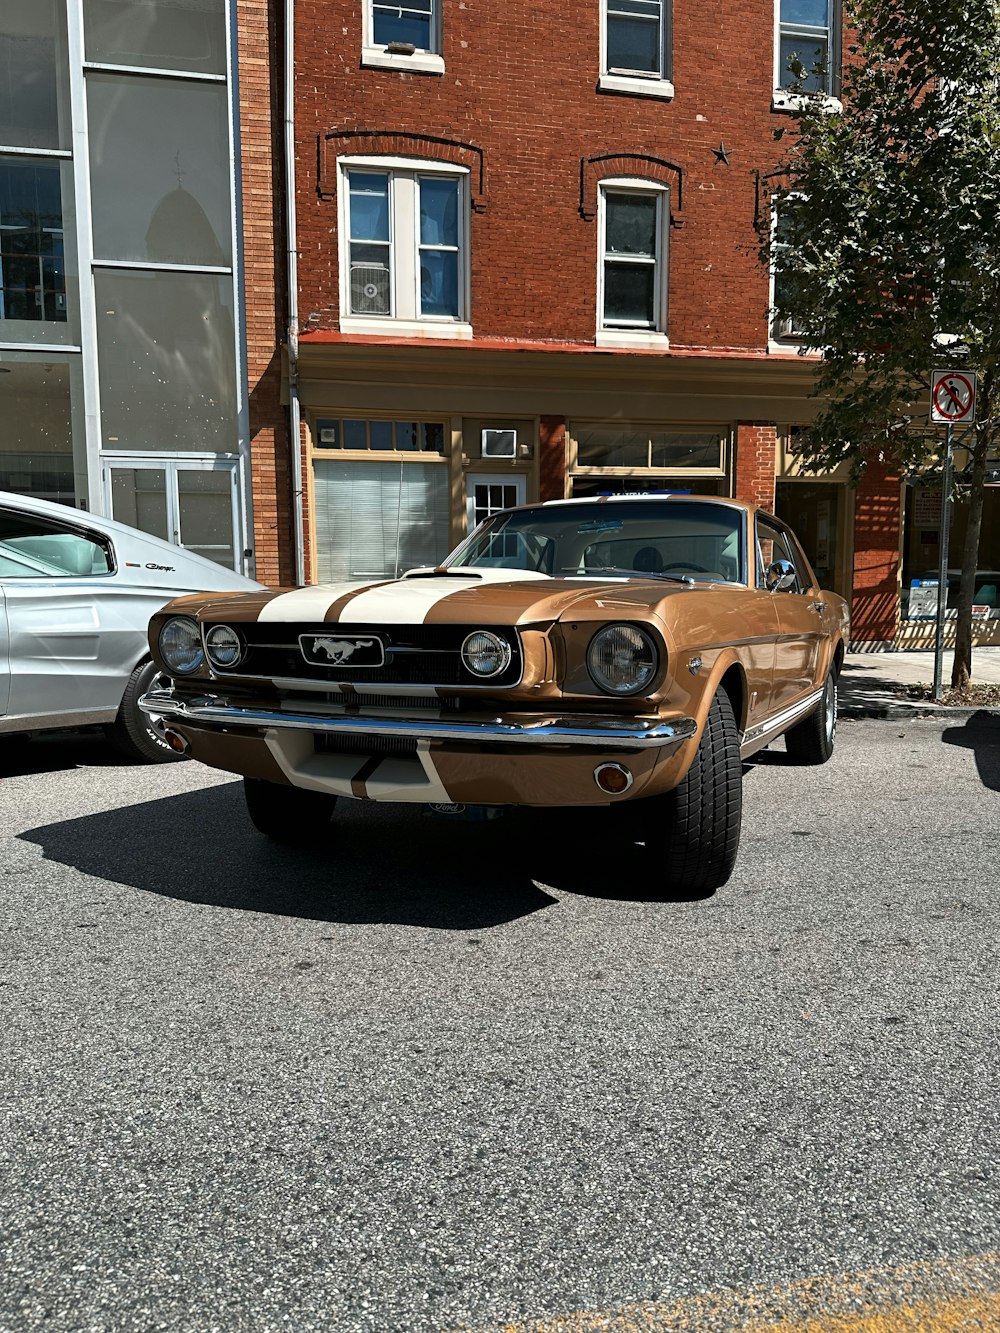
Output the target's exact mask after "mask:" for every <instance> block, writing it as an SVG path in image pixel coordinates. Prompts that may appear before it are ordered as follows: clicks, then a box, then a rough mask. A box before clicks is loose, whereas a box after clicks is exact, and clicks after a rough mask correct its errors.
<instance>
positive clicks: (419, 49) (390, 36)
mask: <svg viewBox="0 0 1000 1333" xmlns="http://www.w3.org/2000/svg"><path fill="white" fill-rule="evenodd" d="M364 28H365V31H364V50H363V51H362V61H361V63H362V64H364V65H371V66H375V67H376V68H382V69H406V70H410V71H411V72H415V73H418V74H443V73H444V60H443V58H442V55H441V0H395V3H393V0H365V17H364Z"/></svg>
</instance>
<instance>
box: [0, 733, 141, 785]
mask: <svg viewBox="0 0 1000 1333" xmlns="http://www.w3.org/2000/svg"><path fill="white" fill-rule="evenodd" d="M129 764H130V761H129V760H128V759H125V758H123V757H122V755H120V754H119V753H118V752H117V750H115V749H114V748H113V746H112V745H111V744H110V742H109V741H108V740H107V739H106V738H105V736H104V734H103V732H100V731H80V732H68V731H54V732H50V733H48V734H46V735H44V736H36V737H34V738H33V739H31V740H29V739H28V738H27V737H26V736H20V735H9V736H5V735H0V778H14V777H25V776H27V775H28V774H29V773H60V772H63V771H64V770H65V769H68V768H123V767H125V766H126V765H129Z"/></svg>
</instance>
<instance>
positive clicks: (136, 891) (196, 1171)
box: [0, 717, 1000, 1333]
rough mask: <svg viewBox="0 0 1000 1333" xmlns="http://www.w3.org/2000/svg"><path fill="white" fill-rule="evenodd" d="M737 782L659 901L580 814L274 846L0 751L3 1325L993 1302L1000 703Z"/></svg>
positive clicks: (89, 774)
mask: <svg viewBox="0 0 1000 1333" xmlns="http://www.w3.org/2000/svg"><path fill="white" fill-rule="evenodd" d="M745 796H746V805H745V823H744V836H743V843H742V847H741V851H740V857H739V860H738V863H737V868H736V873H735V875H734V877H733V879H732V880H731V882H730V884H729V885H728V886H727V887H726V888H725V889H723V890H721V891H720V892H719V893H717V894H716V895H714V896H713V897H711V898H709V899H706V900H704V901H677V900H671V896H670V883H669V876H668V874H667V872H666V871H665V870H657V871H655V872H654V873H651V871H650V868H649V867H648V866H646V865H645V864H644V863H643V861H642V860H641V858H640V856H639V854H638V853H637V852H629V851H628V850H627V849H623V848H622V846H621V845H620V844H619V843H618V842H617V841H616V839H615V837H614V836H613V831H612V829H611V827H610V825H609V824H608V822H607V821H606V820H603V819H601V818H599V817H595V816H593V815H590V816H587V817H583V818H580V817H577V816H562V815H559V816H557V815H549V816H546V815H542V814H537V815H531V816H518V817H513V818H505V819H502V820H498V821H495V822H491V823H483V824H472V823H453V822H450V821H447V820H441V819H433V818H428V817H426V816H424V815H422V814H419V813H417V812H415V811H408V810H406V809H404V808H402V807H392V808H388V807H381V808H376V807H367V806H363V805H360V804H357V803H352V804H350V805H347V804H344V806H343V810H342V812H338V816H337V820H336V823H335V825H334V839H333V843H332V845H331V848H330V850H329V852H326V853H305V852H293V851H285V850H281V849H277V848H274V847H272V846H271V845H270V844H269V843H268V842H267V841H266V840H265V839H263V838H262V837H260V836H259V835H258V834H256V833H255V832H254V831H253V830H252V829H251V827H250V825H249V823H248V821H247V820H246V818H245V815H244V813H243V807H242V797H241V790H240V786H239V784H238V783H237V782H235V781H234V780H233V779H231V778H230V777H228V776H226V775H223V774H216V773H212V772H210V771H209V770H207V769H202V768H200V767H197V766H195V765H194V764H191V763H185V764H175V765H169V766H166V767H150V768H143V767H126V766H119V765H118V763H117V761H116V760H115V759H114V757H113V756H112V755H111V754H110V753H109V752H108V751H106V750H105V749H104V748H103V746H102V745H101V744H99V743H98V742H97V741H96V740H89V739H79V738H74V739H70V740H53V739H50V740H46V741H42V742H35V743H34V744H33V745H31V746H28V747H26V748H21V749H16V748H14V747H13V746H11V745H10V744H9V743H8V744H4V745H2V746H0V885H2V898H0V1093H2V1098H0V1328H2V1329H3V1330H4V1333H20V1331H21V1330H29V1329H31V1330H34V1329H43V1328H44V1329H46V1330H59V1331H60V1333H61V1331H62V1330H70V1329H73V1330H76V1329H80V1330H133V1329H135V1330H161V1329H165V1330H178V1331H183V1333H201V1331H202V1330H206V1331H207V1330H221V1331H222V1333H229V1331H230V1330H240V1331H242V1330H248V1331H249V1330H252V1331H253V1333H270V1330H292V1331H293V1333H313V1330H316V1331H317V1333H319V1331H320V1330H323V1331H324V1333H328V1331H334V1333H355V1331H357V1333H396V1330H399V1331H405V1333H410V1331H411V1330H412V1331H414V1333H424V1331H425V1330H434V1329H436V1330H453V1329H467V1328H475V1329H488V1330H491V1333H492V1331H493V1330H499V1329H501V1328H504V1329H507V1330H528V1329H532V1330H538V1331H539V1333H541V1330H545V1333H548V1331H549V1330H561V1329H567V1330H568V1329H572V1330H574V1333H581V1331H582V1333H589V1330H592V1329H615V1330H618V1329H626V1328H628V1329H640V1328H641V1329H643V1330H645V1329H653V1328H656V1329H669V1330H679V1329H681V1328H684V1329H695V1328H697V1329H698V1330H701V1329H719V1330H728V1329H733V1328H737V1327H739V1328H741V1329H748V1328H750V1327H753V1328H757V1327H764V1324H763V1323H754V1322H753V1320H754V1319H758V1320H760V1319H764V1318H765V1317H766V1318H767V1319H769V1320H770V1322H769V1323H767V1327H769V1328H780V1329H782V1330H786V1329H793V1328H805V1327H806V1326H807V1325H806V1323H805V1322H803V1321H807V1320H808V1319H809V1318H812V1319H813V1320H822V1319H824V1318H828V1317H829V1318H832V1317H833V1315H834V1314H836V1313H837V1311H838V1310H840V1311H844V1310H846V1311H848V1312H850V1311H852V1310H853V1311H854V1312H855V1313H857V1312H858V1311H865V1310H867V1311H868V1312H869V1313H870V1312H871V1311H872V1310H874V1309H875V1308H878V1309H879V1310H887V1311H888V1312H889V1313H888V1314H887V1315H886V1318H888V1319H890V1321H891V1318H892V1317H893V1314H892V1312H893V1310H896V1309H897V1308H898V1307H899V1302H900V1301H901V1300H902V1299H903V1298H904V1296H905V1297H906V1299H907V1300H909V1301H910V1304H911V1305H913V1303H914V1302H916V1304H917V1306H920V1302H924V1305H922V1306H920V1308H921V1309H923V1310H924V1311H925V1313H924V1315H918V1319H917V1322H916V1323H912V1324H906V1325H905V1327H906V1328H913V1329H918V1330H920V1333H925V1331H926V1330H929V1329H938V1328H940V1329H941V1330H947V1331H948V1333H952V1331H953V1330H954V1329H956V1328H958V1327H960V1326H961V1327H966V1326H968V1327H970V1328H971V1327H975V1328H980V1329H988V1328H998V1327H1000V1301H998V1300H997V1292H998V1291H1000V1261H997V1256H996V1253H995V1252H996V1251H997V1250H998V1249H1000V1239H998V1232H1000V1221H998V1219H1000V1167H998V1162H1000V1154H998V1146H1000V1133H998V1128H1000V1050H998V1043H997V1008H998V1003H997V1002H998V988H1000V982H998V977H1000V972H998V967H997V963H998V950H1000V946H998V941H1000V908H998V889H1000V718H998V717H992V718H989V717H981V718H979V719H976V718H973V719H970V720H969V721H968V722H963V721H959V722H956V721H955V720H953V719H952V720H949V722H948V723H946V724H945V723H942V722H940V721H938V722H934V721H920V722H912V723H908V724H900V723H898V722H874V721H872V722H849V723H844V724H842V726H841V731H840V735H839V737H838V751H837V754H836V756H835V758H834V760H833V761H832V762H831V763H830V764H829V765H827V766H826V767H825V768H821V769H799V768H792V767H789V766H787V765H786V764H785V763H784V755H783V753H782V752H781V751H780V747H776V749H775V752H774V753H773V754H771V753H768V754H765V755H763V756H761V757H760V762H757V763H755V764H754V765H753V766H752V767H751V768H750V770H749V771H748V773H747V775H746V780H745ZM859 1275H860V1276H859ZM956 1301H957V1302H959V1304H960V1305H961V1303H962V1302H965V1305H962V1307H961V1308H962V1309H963V1310H965V1311H966V1314H967V1313H968V1310H969V1309H972V1310H973V1313H975V1311H976V1310H978V1311H979V1314H978V1316H977V1317H978V1318H979V1319H980V1322H979V1323H969V1324H968V1325H965V1324H961V1325H960V1323H959V1321H958V1316H957V1315H956V1314H955V1310H957V1309H958V1308H959V1306H957V1305H955V1302H956ZM969 1302H972V1304H971V1305H969ZM838 1303H839V1304H838ZM907 1308H909V1307H907ZM914 1308H916V1306H915V1307H914ZM748 1311H750V1312H751V1313H750V1314H748V1313H747V1312H748ZM949 1311H951V1313H949ZM983 1311H986V1314H985V1315H984V1314H983ZM574 1312H575V1313H574ZM776 1320H777V1321H778V1322H775V1321H776ZM781 1320H784V1321H785V1322H780V1321H781ZM935 1321H937V1322H935ZM808 1326H809V1327H810V1329H814V1328H815V1329H819V1328H820V1327H822V1328H826V1327H827V1326H828V1325H827V1324H825V1323H820V1322H815V1323H814V1324H811V1325H808ZM830 1326H831V1327H832V1326H833V1325H830ZM869 1326H870V1327H873V1328H874V1327H876V1325H868V1324H864V1325H863V1327H864V1328H868V1327H869ZM890 1326H891V1327H892V1328H893V1329H895V1328H896V1327H897V1325H896V1324H891V1322H890V1323H879V1324H878V1325H877V1327H878V1328H879V1329H883V1328H885V1329H888V1328H890ZM836 1327H837V1328H838V1329H840V1328H847V1325H844V1324H837V1325H836ZM899 1327H904V1325H899ZM860 1328H862V1324H860V1323H855V1324H851V1325H850V1329H851V1331H852V1333H853V1330H855V1329H860Z"/></svg>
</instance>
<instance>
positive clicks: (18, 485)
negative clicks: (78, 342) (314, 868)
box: [0, 356, 75, 505]
mask: <svg viewBox="0 0 1000 1333" xmlns="http://www.w3.org/2000/svg"><path fill="white" fill-rule="evenodd" d="M71 381H72V375H71V367H70V365H69V364H68V362H67V361H54V360H51V359H47V360H45V361H42V360H40V359H34V360H33V359H31V358H28V357H24V356H22V357H20V358H18V359H12V358H11V357H10V356H7V357H5V358H4V360H3V364H2V366H0V421H2V422H3V429H2V430H0V491H14V492H16V493H17V494H18V495H32V496H35V497H36V498H38V499H40V500H56V501H59V502H61V503H63V504H69V505H72V504H74V503H75V493H74V479H73V471H74V470H73V431H72V426H71V403H72V390H71Z"/></svg>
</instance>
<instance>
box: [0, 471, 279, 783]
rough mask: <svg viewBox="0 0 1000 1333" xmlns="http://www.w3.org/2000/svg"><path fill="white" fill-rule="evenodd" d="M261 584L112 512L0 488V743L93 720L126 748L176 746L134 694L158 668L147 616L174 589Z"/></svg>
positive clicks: (152, 755)
mask: <svg viewBox="0 0 1000 1333" xmlns="http://www.w3.org/2000/svg"><path fill="white" fill-rule="evenodd" d="M260 586H261V585H260V584H259V583H254V582H253V581H252V580H251V579H247V578H244V577H243V575H242V574H236V573H234V572H233V571H232V570H231V569H224V568H223V567H222V566H221V565H217V564H215V563H214V562H213V561H211V560H206V559H205V558H204V557H203V556H200V555H194V554H192V553H191V552H189V551H185V550H183V549H182V548H181V547H179V546H172V545H170V543H169V542H165V541H161V540H160V539H159V538H158V537H150V536H149V535H147V534H146V533H144V532H137V531H136V530H135V529H134V528H129V527H126V526H125V525H124V524H122V523H116V522H114V521H113V520H111V519H108V518H98V517H97V516H96V515H94V514H89V513H85V512H82V511H80V510H75V509H70V508H68V507H67V506H66V505H60V504H51V503H49V502H48V501H46V500H34V499H31V498H30V497H28V496H24V495H13V494H10V493H9V492H7V491H0V743H2V741H3V736H4V734H5V733H7V734H10V733H25V732H29V733H30V732H34V731H42V730H46V729H51V728H56V727H78V726H90V725H93V724H104V726H105V727H106V728H107V731H108V735H109V737H110V739H111V741H112V742H113V743H114V745H115V746H116V747H117V748H118V749H119V750H120V751H121V752H122V753H124V754H126V755H128V756H129V757H130V758H133V759H145V760H154V761H155V760H160V759H172V758H175V757H176V756H175V755H174V753H173V751H172V750H171V749H170V747H169V746H168V745H167V743H166V742H165V741H164V740H163V738H162V736H161V735H160V734H159V732H158V730H157V727H156V723H155V720H151V719H150V718H147V717H146V716H145V715H144V714H143V713H141V712H140V711H139V708H138V706H137V705H138V700H139V699H140V698H141V696H142V695H143V694H144V693H145V692H146V690H147V689H148V688H149V687H150V685H151V684H152V683H153V681H154V679H155V678H156V676H157V669H156V667H155V666H154V665H153V662H152V660H151V658H150V656H149V645H148V643H147V639H146V630H147V626H148V624H149V618H150V616H151V615H152V614H153V612H154V611H157V610H159V608H160V607H161V606H162V605H163V604H164V602H168V601H170V599H171V598H172V597H177V596H179V595H181V594H183V593H185V592H202V591H205V590H206V589H211V590H213V591H214V590H219V591H226V590H230V589H232V590H234V591H239V592H247V591H250V590H251V589H254V588H259V587H260Z"/></svg>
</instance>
